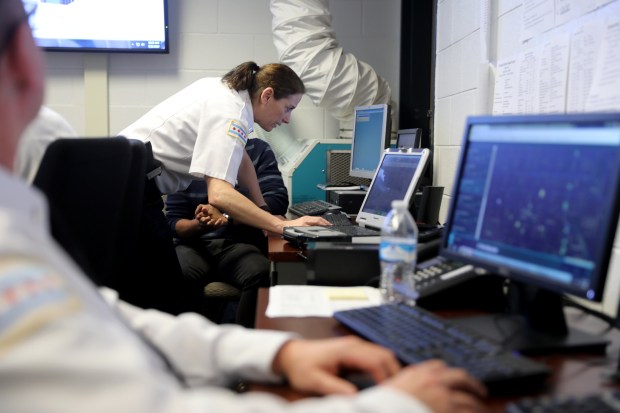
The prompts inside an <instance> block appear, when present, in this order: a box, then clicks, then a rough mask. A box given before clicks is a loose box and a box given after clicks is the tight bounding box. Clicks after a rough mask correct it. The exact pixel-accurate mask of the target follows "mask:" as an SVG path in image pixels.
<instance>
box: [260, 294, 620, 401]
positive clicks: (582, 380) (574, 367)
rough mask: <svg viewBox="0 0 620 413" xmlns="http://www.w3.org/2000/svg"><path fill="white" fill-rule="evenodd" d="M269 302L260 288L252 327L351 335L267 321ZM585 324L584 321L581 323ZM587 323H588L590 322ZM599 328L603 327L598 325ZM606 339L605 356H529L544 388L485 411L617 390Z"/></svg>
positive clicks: (329, 327)
mask: <svg viewBox="0 0 620 413" xmlns="http://www.w3.org/2000/svg"><path fill="white" fill-rule="evenodd" d="M268 302H269V290H268V289H266V288H263V289H261V290H260V291H259V296H258V306H257V311H256V328H258V329H271V330H281V331H293V332H296V333H299V334H300V335H302V336H303V337H306V338H313V339H314V338H327V337H335V336H343V335H347V334H352V332H351V331H350V330H349V329H348V328H346V327H345V326H343V325H342V324H340V323H339V322H338V321H336V320H335V319H333V318H323V317H308V318H293V317H283V318H268V317H265V310H266V309H267V304H268ZM584 322H585V320H584ZM590 324H592V323H591V322H590ZM601 325H603V324H602V323H601ZM609 334H610V339H611V340H612V344H611V345H610V346H609V348H608V354H609V356H607V357H605V356H601V355H599V356H596V355H590V354H571V355H553V356H544V357H533V358H534V359H536V360H538V361H542V362H544V363H545V364H547V365H548V366H550V367H551V369H552V375H551V377H550V378H549V380H548V385H547V388H546V389H544V390H542V391H540V392H539V393H536V394H518V395H517V396H513V397H492V398H489V399H488V401H487V405H488V407H489V411H490V412H492V413H500V412H501V413H503V412H504V408H505V406H506V404H507V403H508V402H510V401H513V400H517V399H519V398H522V397H526V396H532V397H535V396H541V395H545V394H546V395H554V396H561V397H568V396H580V395H585V394H591V393H599V392H601V391H603V390H604V389H611V388H620V385H619V384H613V383H609V382H607V381H606V380H605V379H604V377H603V373H604V372H605V371H607V370H608V369H610V368H614V367H615V365H616V361H617V359H618V347H620V339H619V338H618V332H617V331H612V332H611V333H609ZM252 388H253V389H254V390H259V391H269V392H272V393H276V394H279V395H281V396H283V397H285V398H287V399H289V400H295V399H299V398H301V397H304V396H303V395H301V394H299V393H297V392H295V391H293V390H291V389H290V388H286V387H285V386H279V387H277V386H262V385H260V386H259V385H256V386H254V385H253V387H252Z"/></svg>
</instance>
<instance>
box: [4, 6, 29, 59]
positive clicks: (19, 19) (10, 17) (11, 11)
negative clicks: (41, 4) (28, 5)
mask: <svg viewBox="0 0 620 413" xmlns="http://www.w3.org/2000/svg"><path fill="white" fill-rule="evenodd" d="M26 21H27V16H26V12H25V11H24V4H23V3H22V2H21V1H20V0H0V53H2V52H3V50H4V49H5V48H6V46H7V45H8V44H9V42H10V41H11V39H12V37H13V35H14V34H15V31H16V30H17V28H18V27H19V25H20V24H23V23H25V22H26Z"/></svg>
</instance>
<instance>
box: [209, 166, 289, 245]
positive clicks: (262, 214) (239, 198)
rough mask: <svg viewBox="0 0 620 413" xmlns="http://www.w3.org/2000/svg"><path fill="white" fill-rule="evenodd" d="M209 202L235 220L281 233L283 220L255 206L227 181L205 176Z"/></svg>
mask: <svg viewBox="0 0 620 413" xmlns="http://www.w3.org/2000/svg"><path fill="white" fill-rule="evenodd" d="M206 179H207V185H208V187H209V202H210V203H211V205H214V206H215V207H216V208H218V209H219V210H220V211H226V212H227V213H228V215H230V216H231V217H232V218H233V219H234V220H235V221H236V222H238V223H242V224H246V225H250V226H253V227H256V228H260V229H263V230H266V231H270V232H275V233H277V234H281V233H282V229H283V227H284V226H283V221H282V220H281V219H279V218H277V217H275V216H273V215H271V214H270V213H268V212H266V211H263V210H262V209H260V208H259V207H257V206H256V205H255V204H254V203H253V202H252V201H250V200H249V199H248V198H246V197H245V196H243V195H241V194H240V193H239V192H238V191H236V190H235V189H234V188H233V187H232V186H231V185H230V184H229V183H227V182H225V181H222V180H219V179H215V178H208V177H207V178H206Z"/></svg>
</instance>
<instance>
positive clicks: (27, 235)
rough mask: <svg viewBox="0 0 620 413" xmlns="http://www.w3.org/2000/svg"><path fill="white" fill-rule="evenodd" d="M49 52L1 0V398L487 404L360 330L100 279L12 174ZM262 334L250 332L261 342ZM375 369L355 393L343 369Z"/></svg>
mask: <svg viewBox="0 0 620 413" xmlns="http://www.w3.org/2000/svg"><path fill="white" fill-rule="evenodd" d="M43 74H44V71H43V60H42V57H41V53H40V51H39V50H38V49H37V47H36V45H35V43H34V40H33V38H32V34H31V31H30V28H29V26H28V23H27V17H26V16H25V13H24V10H23V5H22V2H21V1H20V0H1V1H0V125H2V128H1V129H0V188H1V190H0V381H1V382H2V385H1V386H0V406H2V411H3V412H6V413H22V412H24V413H25V412H29V413H32V412H46V413H61V412H62V413H74V412H80V413H81V412H91V413H93V412H105V413H109V412H132V413H139V412H145V413H146V412H148V413H156V412H175V413H180V412H187V413H190V412H201V413H204V412H226V413H231V412H232V413H234V412H239V413H241V412H270V413H278V412H298V413H304V412H317V411H325V412H351V413H353V412H369V411H381V412H386V413H389V412H410V413H411V412H416V413H417V412H420V413H428V412H436V413H477V412H481V411H483V407H482V404H481V402H480V400H479V397H480V396H483V395H484V388H483V387H482V386H481V384H480V383H478V382H477V381H475V380H474V379H473V378H471V377H470V376H468V375H467V374H466V373H465V372H464V371H462V370H458V369H452V368H448V367H447V366H445V365H444V364H443V363H441V362H440V361H431V362H426V363H422V364H419V365H416V366H409V367H405V368H402V369H401V367H400V366H399V364H398V363H397V361H396V360H395V358H394V356H393V355H392V353H391V352H390V351H388V350H386V349H383V348H381V347H379V346H376V345H374V344H371V343H367V342H364V341H362V340H361V339H359V338H355V337H342V338H335V339H329V340H314V341H310V340H303V339H300V338H299V337H296V336H293V335H291V334H287V333H282V332H273V331H256V330H247V329H244V328H242V327H239V326H232V325H231V326H218V325H214V324H212V323H210V322H209V321H208V320H206V319H205V318H203V317H201V316H199V315H197V314H193V313H186V314H182V315H180V316H176V317H175V316H172V315H169V314H165V313H161V312H158V311H154V310H143V309H139V308H136V307H133V306H131V305H129V304H126V303H124V302H122V301H119V300H118V298H117V295H116V294H115V292H114V291H111V290H106V289H103V290H100V291H98V290H97V289H96V288H95V286H94V285H93V284H92V283H91V282H90V281H89V280H88V278H87V277H86V276H85V275H84V274H83V273H82V272H81V271H80V270H79V268H78V267H77V266H76V265H75V264H74V263H73V262H72V261H71V260H70V259H69V257H68V255H67V254H66V253H65V252H64V251H63V250H61V249H60V248H59V246H58V245H57V244H56V243H55V242H54V240H53V239H52V237H51V236H50V234H49V230H48V228H47V208H46V205H45V200H44V198H43V196H42V195H41V193H39V192H38V191H37V190H36V189H34V188H31V187H30V186H29V185H28V184H27V183H26V182H24V181H23V180H22V179H18V178H16V177H14V176H12V175H11V171H12V170H13V164H14V157H15V154H16V150H17V145H18V140H19V138H20V136H21V135H22V133H23V131H24V129H25V128H26V127H27V125H28V124H29V123H30V122H31V121H32V119H34V117H35V116H36V114H37V112H38V111H39V107H40V105H41V102H42V99H43V90H44V75H43ZM248 344H251V345H248ZM343 369H356V370H362V371H365V372H368V373H370V374H371V375H372V377H373V378H374V380H375V381H376V382H377V383H378V385H377V386H375V387H373V388H371V389H368V390H364V391H361V392H356V389H355V388H354V387H353V385H352V384H351V383H349V382H347V381H345V380H342V379H341V378H340V377H338V374H339V373H340V372H341V371H342V370H343ZM239 379H244V380H251V381H262V382H278V381H282V380H287V381H288V383H289V385H290V386H292V387H293V388H295V389H297V390H300V391H302V392H306V393H308V394H314V395H331V396H330V397H324V398H319V397H314V398H309V399H305V400H300V401H296V402H287V401H285V400H283V399H281V398H279V397H277V396H275V395H271V394H266V393H258V392H249V393H245V394H238V393H236V392H235V391H232V390H230V387H229V385H231V384H232V383H234V382H235V381H236V380H239Z"/></svg>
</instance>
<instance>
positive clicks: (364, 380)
mask: <svg viewBox="0 0 620 413" xmlns="http://www.w3.org/2000/svg"><path fill="white" fill-rule="evenodd" d="M340 377H342V378H343V379H345V380H346V381H348V382H349V383H351V384H353V385H354V386H355V387H357V389H358V390H364V389H367V388H369V387H373V386H376V385H377V382H375V380H374V379H373V378H372V377H371V376H370V375H369V374H368V373H363V372H358V371H354V372H348V373H344V374H342V375H341V376H340Z"/></svg>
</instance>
